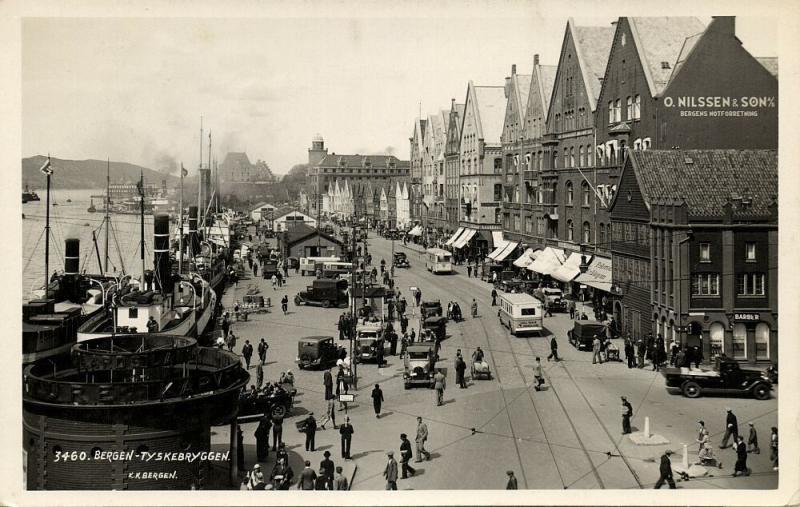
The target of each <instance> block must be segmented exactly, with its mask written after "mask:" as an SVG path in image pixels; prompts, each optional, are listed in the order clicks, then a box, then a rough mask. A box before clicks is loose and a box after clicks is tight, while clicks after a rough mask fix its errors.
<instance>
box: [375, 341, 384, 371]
mask: <svg viewBox="0 0 800 507" xmlns="http://www.w3.org/2000/svg"><path fill="white" fill-rule="evenodd" d="M383 348H384V344H383V338H381V339H379V340H378V341H376V342H375V362H377V363H378V368H383Z"/></svg>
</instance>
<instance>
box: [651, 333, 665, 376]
mask: <svg viewBox="0 0 800 507" xmlns="http://www.w3.org/2000/svg"><path fill="white" fill-rule="evenodd" d="M665 353H666V352H665V350H664V337H663V336H661V333H659V334H658V337H657V338H656V342H655V346H654V350H653V371H659V368H661V364H662V363H663V362H664V354H665Z"/></svg>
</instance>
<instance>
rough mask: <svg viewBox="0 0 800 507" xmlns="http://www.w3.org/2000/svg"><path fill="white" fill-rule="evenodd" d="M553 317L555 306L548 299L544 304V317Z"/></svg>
mask: <svg viewBox="0 0 800 507" xmlns="http://www.w3.org/2000/svg"><path fill="white" fill-rule="evenodd" d="M552 316H553V306H552V304H551V302H550V298H547V299H546V300H545V302H544V315H543V317H552Z"/></svg>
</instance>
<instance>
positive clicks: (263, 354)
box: [258, 338, 269, 363]
mask: <svg viewBox="0 0 800 507" xmlns="http://www.w3.org/2000/svg"><path fill="white" fill-rule="evenodd" d="M268 348H269V345H268V344H267V342H266V341H264V338H261V341H260V342H259V343H258V359H259V360H261V362H262V363H266V362H267V349H268Z"/></svg>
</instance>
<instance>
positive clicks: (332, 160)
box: [317, 153, 410, 169]
mask: <svg viewBox="0 0 800 507" xmlns="http://www.w3.org/2000/svg"><path fill="white" fill-rule="evenodd" d="M341 162H344V167H365V166H366V163H367V162H369V164H370V166H371V167H374V168H377V169H385V168H387V167H388V164H389V163H390V162H394V164H395V167H397V168H399V169H402V168H406V169H407V168H408V167H410V162H409V161H408V160H400V159H398V158H397V157H395V156H394V155H337V154H335V153H329V154H328V155H325V157H323V159H322V160H320V161H319V162H318V163H317V166H320V167H341Z"/></svg>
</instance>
